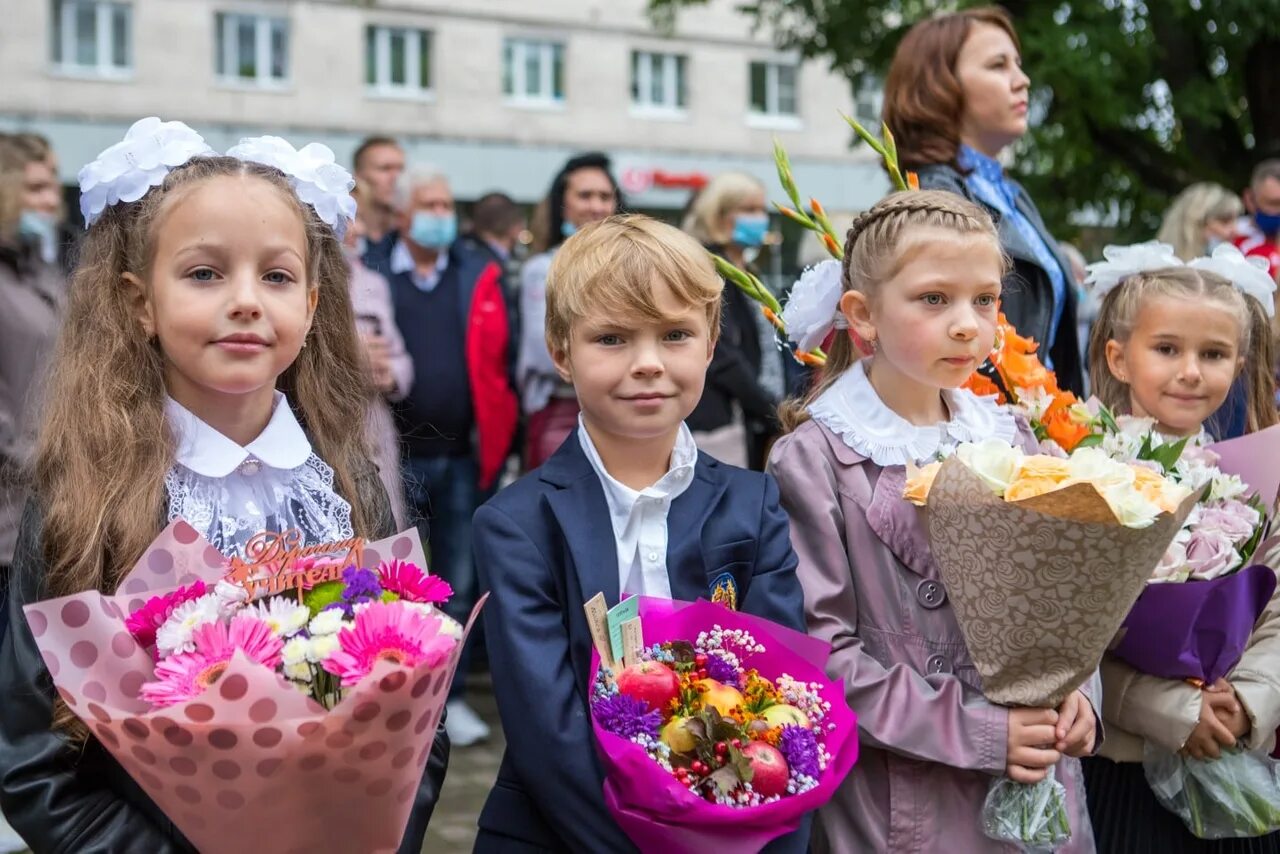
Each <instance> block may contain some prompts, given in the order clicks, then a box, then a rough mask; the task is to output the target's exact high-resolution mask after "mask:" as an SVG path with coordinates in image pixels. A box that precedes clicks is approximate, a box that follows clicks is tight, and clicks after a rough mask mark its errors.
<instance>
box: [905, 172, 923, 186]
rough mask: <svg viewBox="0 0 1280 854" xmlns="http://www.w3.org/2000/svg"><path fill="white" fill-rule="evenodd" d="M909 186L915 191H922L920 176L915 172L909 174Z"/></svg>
mask: <svg viewBox="0 0 1280 854" xmlns="http://www.w3.org/2000/svg"><path fill="white" fill-rule="evenodd" d="M907 186H908V187H910V188H911V189H913V190H918V189H920V176H919V175H917V174H916V173H914V172H908V173H907Z"/></svg>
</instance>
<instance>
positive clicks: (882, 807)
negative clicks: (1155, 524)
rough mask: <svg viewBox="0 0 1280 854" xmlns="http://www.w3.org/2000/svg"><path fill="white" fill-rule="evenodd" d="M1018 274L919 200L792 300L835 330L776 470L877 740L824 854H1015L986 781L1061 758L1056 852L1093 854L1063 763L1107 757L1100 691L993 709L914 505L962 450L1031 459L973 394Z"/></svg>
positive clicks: (823, 608) (852, 234)
mask: <svg viewBox="0 0 1280 854" xmlns="http://www.w3.org/2000/svg"><path fill="white" fill-rule="evenodd" d="M836 269H838V270H839V273H838V276H839V279H838V281H837V280H836V275H837V274H836V273H835V270H836ZM1007 269H1008V261H1007V259H1006V258H1005V256H1004V254H1003V252H1002V251H1001V249H1000V243H999V239H998V237H997V234H996V230H995V227H994V225H993V224H992V221H991V218H990V216H988V214H987V213H986V212H985V211H984V210H983V209H982V208H980V207H979V206H977V205H975V204H973V203H972V202H969V201H966V200H965V199H963V198H961V197H959V196H957V195H955V194H953V193H946V192H940V191H920V192H904V193H898V194H895V195H891V196H889V197H887V198H885V199H883V200H881V201H880V202H879V203H878V204H876V205H875V206H874V207H873V208H871V210H869V211H867V212H866V213H865V214H863V215H862V216H860V217H859V218H858V219H857V220H856V221H855V222H854V224H853V226H852V228H850V229H849V233H848V237H847V240H846V243H845V253H844V261H843V264H842V265H839V266H837V265H836V264H834V262H832V263H831V264H830V265H829V266H826V267H824V268H823V270H830V271H831V273H830V274H829V275H825V274H822V273H820V274H819V275H816V276H807V277H806V278H805V279H802V280H801V282H800V283H799V284H797V285H796V291H793V294H792V297H791V303H792V304H796V303H801V304H805V305H806V306H807V307H808V309H809V310H808V311H805V312H799V313H792V312H790V309H789V310H788V314H789V317H788V320H787V328H788V332H789V334H791V335H792V336H793V337H801V338H803V339H804V340H808V341H812V340H818V341H820V340H822V339H824V338H826V337H827V336H828V335H829V334H830V332H831V331H832V330H833V329H834V330H836V332H835V336H834V339H833V341H832V343H831V344H830V346H829V349H828V357H827V363H826V367H825V369H824V373H823V375H822V376H821V378H820V380H819V381H818V383H817V384H816V386H815V388H814V389H813V390H812V391H811V392H810V393H809V394H808V396H807V397H805V398H804V399H803V400H800V401H793V402H791V403H789V404H788V405H786V406H784V411H783V413H782V415H783V418H782V420H783V423H784V429H788V430H790V431H791V432H790V433H789V434H788V435H786V436H784V437H783V438H782V439H780V440H779V441H778V443H777V444H776V445H775V446H774V448H773V452H772V454H771V455H770V461H769V471H770V472H771V473H772V474H773V475H774V476H775V477H776V478H777V480H778V485H779V488H780V489H781V494H782V505H783V508H784V509H785V510H786V511H787V513H788V515H789V516H790V517H791V538H792V544H793V546H794V548H795V550H796V553H797V555H798V556H799V561H800V563H799V566H798V568H797V570H796V574H797V575H798V576H799V577H800V581H801V584H802V586H803V588H804V594H805V614H806V620H807V622H808V628H809V633H810V634H811V635H814V636H816V637H819V638H821V639H822V640H824V641H827V642H828V643H830V644H831V647H832V651H831V658H830V661H829V664H828V672H829V673H830V674H831V675H832V676H833V677H840V678H842V679H843V680H844V685H845V692H846V697H847V699H848V701H849V705H850V706H851V707H852V708H854V709H856V710H857V711H858V715H859V721H858V723H859V725H860V735H861V739H862V754H861V757H860V761H859V763H858V767H857V768H856V769H855V770H854V773H853V774H851V775H849V777H848V778H847V779H846V780H845V782H844V784H843V786H842V787H841V789H840V790H839V792H838V793H837V794H836V796H835V798H833V799H832V801H831V802H830V803H829V804H827V805H826V806H825V807H823V808H822V809H821V810H819V812H818V818H817V821H816V822H815V825H814V837H813V850H815V851H817V852H826V851H832V852H845V851H949V852H990V851H1001V850H1009V851H1013V850H1015V849H1014V848H1012V847H1011V846H1007V845H1004V844H1002V843H999V842H995V841H993V840H991V839H988V838H986V837H985V836H984V835H983V832H982V827H981V821H980V816H981V813H982V805H983V799H984V798H985V796H986V794H987V789H988V786H989V784H990V783H991V780H992V778H993V777H998V776H1000V775H1006V776H1008V777H1010V778H1011V779H1013V780H1016V781H1018V782H1024V783H1034V782H1037V781H1039V780H1041V779H1043V778H1044V777H1045V776H1046V774H1047V773H1048V770H1049V769H1050V768H1051V767H1053V766H1055V765H1056V766H1057V768H1056V771H1055V773H1056V776H1057V779H1058V780H1059V781H1061V782H1062V783H1063V784H1064V785H1065V786H1066V789H1067V806H1068V812H1069V815H1070V816H1071V819H1070V820H1071V827H1072V828H1073V831H1074V835H1073V837H1072V839H1071V840H1070V842H1069V843H1068V844H1067V845H1065V846H1062V847H1060V848H1059V849H1058V850H1059V851H1063V852H1084V851H1092V850H1093V839H1092V835H1091V832H1090V829H1089V821H1088V816H1087V814H1086V812H1085V808H1084V787H1083V783H1082V779H1081V772H1080V765H1079V762H1078V761H1077V760H1076V759H1075V758H1065V757H1078V756H1082V755H1085V754H1087V753H1090V752H1092V750H1093V747H1094V742H1095V731H1096V726H1097V724H1096V718H1095V714H1094V702H1095V699H1096V698H1094V697H1092V696H1089V695H1086V693H1084V692H1081V691H1076V692H1074V693H1073V694H1072V695H1071V696H1069V697H1068V698H1067V699H1066V700H1065V701H1064V702H1063V704H1062V705H1061V706H1060V707H1059V708H1057V709H1034V708H1019V709H1009V708H1005V707H1002V706H997V705H993V704H991V703H990V702H988V701H987V700H986V699H985V698H984V697H983V695H982V691H981V684H980V681H979V677H978V673H977V671H976V669H975V668H974V666H973V664H972V662H971V660H970V657H969V654H968V652H967V651H966V649H965V643H964V638H963V636H962V635H961V633H960V627H959V624H958V623H957V621H956V617H955V615H954V613H953V611H952V608H951V605H950V603H949V602H948V601H947V593H946V590H945V589H944V587H943V584H942V581H941V580H940V578H939V573H938V569H937V567H936V566H935V564H934V561H933V558H932V556H931V554H930V551H929V541H928V536H927V532H926V530H925V527H924V523H923V521H922V518H921V517H920V516H919V515H918V514H917V512H916V509H915V508H914V507H913V506H911V505H910V504H908V503H907V502H906V501H905V500H904V499H903V489H904V486H905V483H906V478H907V467H908V466H912V465H917V464H921V463H925V462H928V461H930V460H933V459H935V458H937V457H938V456H939V455H943V454H947V453H949V452H950V451H951V450H952V449H954V448H955V447H956V446H957V445H958V444H960V443H962V442H976V441H980V440H982V439H987V438H991V437H995V438H998V439H1001V440H1004V441H1006V442H1009V443H1010V444H1015V443H1016V444H1019V445H1021V446H1022V447H1023V448H1024V449H1025V450H1026V451H1027V452H1028V453H1035V452H1036V442H1035V438H1034V436H1033V435H1032V433H1031V432H1030V430H1029V429H1028V428H1027V425H1026V424H1025V423H1024V422H1021V421H1019V420H1017V419H1015V416H1014V415H1013V414H1012V413H1011V412H1009V411H1008V410H1007V409H1003V408H1001V407H999V406H997V405H996V404H995V403H994V402H993V401H992V400H990V399H986V398H979V397H977V396H975V395H973V394H972V393H970V392H969V391H967V390H965V389H963V388H961V385H962V384H963V383H964V381H965V380H966V379H967V378H968V376H969V375H970V374H971V373H972V372H973V370H974V368H976V367H977V366H978V365H979V364H980V363H981V362H982V361H983V359H984V358H985V357H986V356H987V354H988V353H989V352H990V351H991V349H992V348H993V346H994V344H995V337H996V317H997V311H998V305H999V301H1000V288H1001V280H1002V278H1003V277H1004V275H1005V272H1006V271H1007ZM824 279H825V280H824ZM801 314H808V315H809V316H808V317H807V318H806V317H801V316H799V315H801ZM844 330H847V331H844ZM1092 693H1093V692H1092V690H1090V692H1089V694H1092Z"/></svg>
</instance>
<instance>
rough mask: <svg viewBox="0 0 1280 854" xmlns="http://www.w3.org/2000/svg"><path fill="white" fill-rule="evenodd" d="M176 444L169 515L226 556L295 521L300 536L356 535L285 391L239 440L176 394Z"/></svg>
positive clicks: (172, 412)
mask: <svg viewBox="0 0 1280 854" xmlns="http://www.w3.org/2000/svg"><path fill="white" fill-rule="evenodd" d="M166 411H167V414H168V416H169V423H170V425H171V426H172V428H173V430H174V434H175V437H176V439H177V443H178V450H177V455H176V460H175V463H174V466H173V468H172V469H171V470H170V471H169V474H168V475H167V476H166V477H165V488H166V489H167V490H168V494H169V515H168V518H169V521H170V522H172V521H174V520H175V519H178V518H182V519H184V520H186V521H187V522H188V523H189V524H190V525H191V526H192V527H193V528H195V529H196V530H197V531H199V532H200V533H201V534H202V535H203V536H204V537H205V539H207V540H208V541H209V542H210V543H211V544H212V545H213V546H214V547H215V548H216V549H217V550H218V551H220V552H222V553H223V554H224V555H228V556H230V555H233V554H234V555H240V556H243V554H244V547H245V545H246V544H247V543H248V541H249V540H250V539H251V538H252V537H253V536H254V535H255V534H258V533H260V532H262V531H287V530H291V529H294V528H297V529H298V530H300V531H301V532H302V535H303V541H304V542H305V543H312V544H314V543H323V542H334V541H338V540H344V539H347V538H349V537H352V536H354V531H353V528H352V525H351V505H350V504H348V503H347V501H346V500H345V499H343V498H342V497H341V496H339V495H338V494H337V493H336V492H334V489H333V469H331V468H330V467H329V466H328V465H327V464H326V463H325V462H324V461H323V460H322V459H320V457H318V456H316V454H315V453H313V452H312V450H311V443H310V441H308V439H307V436H306V433H304V432H303V430H302V427H301V425H299V424H298V421H297V418H296V417H295V416H294V414H293V410H292V408H291V407H290V406H289V402H288V401H287V400H285V398H284V395H283V394H280V393H277V394H276V402H275V409H274V410H273V412H272V415H271V421H270V423H268V425H267V427H266V429H265V430H263V432H262V434H261V435H260V436H259V437H258V438H257V439H255V440H254V441H252V442H250V443H249V445H248V446H247V447H241V446H240V445H237V444H236V443H235V442H233V441H232V440H230V439H228V438H227V437H226V436H223V435H222V434H221V433H219V432H218V431H216V430H215V429H213V428H212V427H210V426H209V425H208V424H206V423H204V422H203V421H201V420H200V419H199V418H197V417H196V416H195V415H194V414H192V413H191V412H190V411H188V410H187V409H185V408H184V407H182V406H181V405H180V404H178V403H177V402H176V401H174V400H169V402H168V404H167V409H166Z"/></svg>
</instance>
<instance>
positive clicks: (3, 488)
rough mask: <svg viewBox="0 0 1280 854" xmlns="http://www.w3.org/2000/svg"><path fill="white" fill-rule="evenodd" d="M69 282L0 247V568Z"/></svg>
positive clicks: (22, 490)
mask: <svg viewBox="0 0 1280 854" xmlns="http://www.w3.org/2000/svg"><path fill="white" fill-rule="evenodd" d="M65 297H66V282H65V281H64V279H63V278H62V274H61V273H60V272H58V271H57V270H56V269H54V268H53V267H51V266H49V265H48V264H45V263H44V262H43V261H42V260H40V255H39V252H38V251H37V250H36V249H35V248H34V247H31V246H25V245H24V246H21V247H18V248H15V247H12V246H5V245H0V566H8V565H9V564H10V563H11V562H12V561H13V549H14V545H15V544H16V543H17V538H18V522H19V521H20V519H21V517H22V508H23V505H24V504H25V503H26V481H27V478H28V475H29V474H30V472H29V466H30V464H31V455H32V453H33V452H34V450H35V437H36V427H37V424H38V420H39V419H38V417H37V414H38V413H37V410H38V401H37V400H36V398H35V392H36V391H38V390H40V389H41V388H43V382H42V380H43V378H44V376H45V372H46V369H47V368H48V363H49V359H50V357H51V355H52V352H53V342H54V339H55V338H56V337H57V334H58V326H59V323H60V319H61V316H62V306H63V303H64V301H65Z"/></svg>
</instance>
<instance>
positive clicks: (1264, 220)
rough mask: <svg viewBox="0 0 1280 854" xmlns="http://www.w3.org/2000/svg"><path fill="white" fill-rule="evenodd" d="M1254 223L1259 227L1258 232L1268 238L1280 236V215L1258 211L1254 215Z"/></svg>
mask: <svg viewBox="0 0 1280 854" xmlns="http://www.w3.org/2000/svg"><path fill="white" fill-rule="evenodd" d="M1253 221H1254V223H1255V224H1257V226H1258V230H1259V231H1261V232H1262V233H1263V234H1265V235H1266V236H1267V237H1274V236H1275V235H1277V234H1280V214H1269V213H1263V212H1262V211H1258V212H1257V213H1255V214H1254V215H1253Z"/></svg>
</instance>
